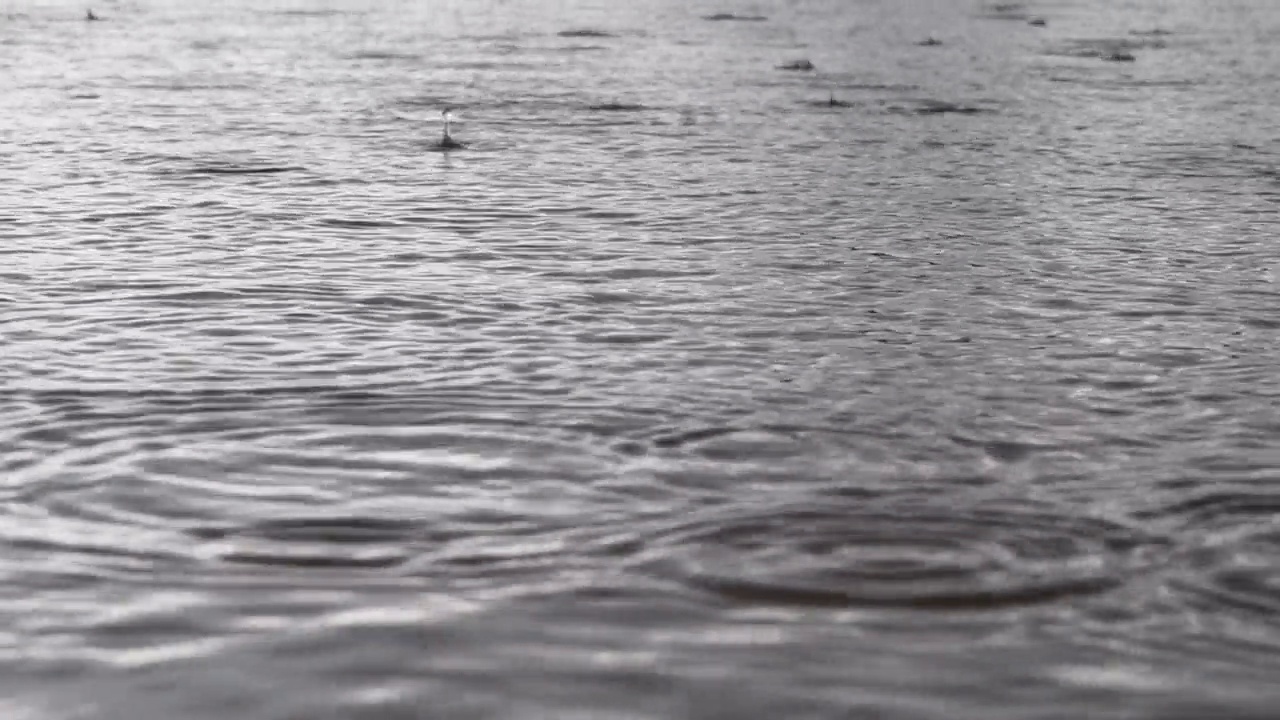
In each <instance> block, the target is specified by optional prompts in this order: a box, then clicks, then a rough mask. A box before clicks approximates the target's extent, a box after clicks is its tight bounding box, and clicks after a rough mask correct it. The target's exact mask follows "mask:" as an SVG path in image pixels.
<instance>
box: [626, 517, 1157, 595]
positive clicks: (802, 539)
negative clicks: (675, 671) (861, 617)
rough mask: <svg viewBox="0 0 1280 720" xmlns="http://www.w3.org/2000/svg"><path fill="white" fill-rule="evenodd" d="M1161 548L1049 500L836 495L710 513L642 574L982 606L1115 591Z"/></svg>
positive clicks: (669, 536)
mask: <svg viewBox="0 0 1280 720" xmlns="http://www.w3.org/2000/svg"><path fill="white" fill-rule="evenodd" d="M1163 545H1164V543H1163V542H1161V541H1160V540H1159V539H1158V538H1156V537H1154V536H1151V535H1149V534H1146V533H1143V532H1142V531H1140V530H1138V529H1136V528H1132V527H1127V526H1124V525H1121V524H1118V523H1115V522H1111V521H1106V520H1101V519H1096V518H1090V517H1083V516H1079V515H1072V514H1069V513H1067V512H1063V511H1061V510H1060V509H1056V508H1052V507H1046V506H1044V505H1041V504H1032V503H978V504H969V505H965V504H960V503H948V502H946V501H945V500H942V499H928V500H912V501H903V500H893V501H877V502H865V501H864V502H856V503H855V502H850V501H844V500H839V501H835V502H832V503H827V504H803V505H790V506H785V507H774V508H771V509H768V510H762V511H753V512H741V511H737V512H735V511H732V510H725V509H719V510H716V511H713V512H709V513H707V514H706V515H705V516H704V517H700V518H698V519H695V520H692V521H688V522H684V523H681V524H679V525H675V526H670V527H667V528H665V529H664V530H662V531H660V532H658V533H656V536H655V537H653V538H651V539H650V542H649V543H647V548H646V551H645V553H644V556H645V560H644V562H643V567H644V569H645V570H646V571H648V572H651V573H654V574H658V575H661V576H664V577H668V578H675V579H678V580H679V581H680V582H682V583H684V584H685V585H687V586H690V587H692V588H696V589H698V590H701V591H704V592H708V593H711V594H713V595H717V596H719V597H721V598H723V599H725V600H727V601H730V602H737V603H748V604H773V605H796V606H816V607H842V606H873V607H900V608H916V609H934V610H982V609H996V608H1003V607H1010V606H1019V605H1028V604H1034V603H1041V602H1051V601H1055V600H1061V599H1063V598H1066V597H1069V596H1075V595H1089V594H1095V593H1100V592H1104V591H1107V590H1110V589H1111V588H1114V587H1116V586H1118V585H1120V584H1121V583H1123V582H1125V580H1126V578H1128V577H1130V576H1131V575H1132V573H1133V572H1135V571H1136V570H1139V569H1140V568H1142V567H1143V566H1144V565H1145V562H1146V561H1147V560H1148V559H1149V558H1150V557H1151V555H1152V553H1153V552H1154V551H1156V550H1158V549H1160V548H1162V547H1163Z"/></svg>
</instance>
